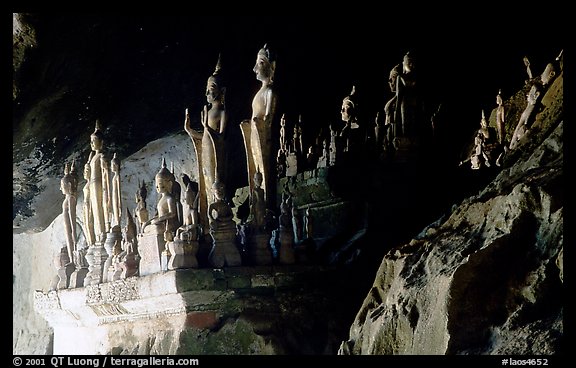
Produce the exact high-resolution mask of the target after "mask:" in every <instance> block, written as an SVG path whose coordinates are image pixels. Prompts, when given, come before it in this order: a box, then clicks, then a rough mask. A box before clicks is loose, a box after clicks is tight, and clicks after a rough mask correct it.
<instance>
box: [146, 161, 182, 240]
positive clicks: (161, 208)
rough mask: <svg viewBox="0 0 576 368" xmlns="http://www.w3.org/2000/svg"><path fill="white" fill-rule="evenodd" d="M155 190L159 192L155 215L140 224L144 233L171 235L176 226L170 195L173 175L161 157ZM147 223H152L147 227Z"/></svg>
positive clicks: (173, 206) (173, 204)
mask: <svg viewBox="0 0 576 368" xmlns="http://www.w3.org/2000/svg"><path fill="white" fill-rule="evenodd" d="M155 182H156V191H157V192H158V194H160V199H159V200H158V204H157V205H156V210H157V215H156V216H154V217H153V218H151V219H150V220H148V221H146V223H145V224H144V225H143V226H142V230H143V232H144V233H152V234H163V233H164V232H170V233H172V235H173V234H174V232H175V231H176V229H177V228H178V214H177V211H178V210H177V208H176V201H175V199H174V197H173V196H172V186H173V183H174V176H173V175H172V173H171V172H170V170H168V168H167V167H166V159H165V158H162V167H161V168H160V171H158V173H157V174H156V177H155ZM149 225H153V226H151V227H148V226H149Z"/></svg>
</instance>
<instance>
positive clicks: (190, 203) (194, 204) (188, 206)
mask: <svg viewBox="0 0 576 368" xmlns="http://www.w3.org/2000/svg"><path fill="white" fill-rule="evenodd" d="M182 182H183V183H184V185H185V187H186V191H185V192H184V204H183V205H182V208H183V214H184V226H186V225H196V224H199V222H198V199H199V196H200V193H198V183H196V182H194V181H192V180H191V179H190V177H189V176H188V175H186V174H182Z"/></svg>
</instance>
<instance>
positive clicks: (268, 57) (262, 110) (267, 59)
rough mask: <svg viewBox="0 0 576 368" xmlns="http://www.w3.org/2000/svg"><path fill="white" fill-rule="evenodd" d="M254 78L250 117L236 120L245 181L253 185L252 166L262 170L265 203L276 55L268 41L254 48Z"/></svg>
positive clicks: (269, 182) (268, 189)
mask: <svg viewBox="0 0 576 368" xmlns="http://www.w3.org/2000/svg"><path fill="white" fill-rule="evenodd" d="M253 71H254V73H256V79H257V80H259V81H260V82H262V86H261V87H260V90H259V91H258V92H257V93H256V95H255V96H254V99H253V100H252V117H251V119H250V120H249V121H248V120H244V121H243V122H242V123H241V124H240V128H241V129H242V136H243V138H244V148H245V149H246V159H247V161H248V162H247V166H248V183H249V186H250V190H252V188H254V183H253V182H252V178H254V174H255V173H256V168H260V170H261V173H262V188H263V189H264V193H265V200H266V204H267V207H269V206H270V205H271V204H270V202H271V200H272V197H273V196H272V195H271V190H272V188H273V185H274V184H273V183H274V178H273V177H272V176H271V171H272V164H273V163H272V161H271V160H272V157H271V152H272V122H273V119H274V114H275V112H276V100H277V95H276V92H275V90H274V73H275V71H276V58H275V57H274V55H273V53H272V51H271V50H270V49H269V48H268V45H264V47H262V48H261V49H260V51H258V55H257V57H256V64H255V65H254V69H253Z"/></svg>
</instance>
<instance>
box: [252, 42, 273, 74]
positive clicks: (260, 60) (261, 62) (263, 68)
mask: <svg viewBox="0 0 576 368" xmlns="http://www.w3.org/2000/svg"><path fill="white" fill-rule="evenodd" d="M253 71H254V73H256V79H257V80H259V81H261V82H264V81H269V83H272V82H273V81H274V72H275V71H276V58H275V57H274V55H273V53H272V52H271V51H270V49H269V48H268V44H265V45H264V46H263V47H262V48H261V49H260V51H258V55H257V56H256V64H255V65H254V69H253Z"/></svg>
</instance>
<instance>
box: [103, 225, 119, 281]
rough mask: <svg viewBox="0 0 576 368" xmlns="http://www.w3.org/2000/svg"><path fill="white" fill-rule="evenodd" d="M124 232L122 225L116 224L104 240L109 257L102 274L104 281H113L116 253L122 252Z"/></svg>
mask: <svg viewBox="0 0 576 368" xmlns="http://www.w3.org/2000/svg"><path fill="white" fill-rule="evenodd" d="M121 244H122V232H121V230H120V226H114V227H113V228H112V231H110V232H109V233H108V236H107V237H106V241H105V242H104V249H106V253H108V258H107V259H106V263H105V264H104V274H103V276H102V281H103V282H109V281H112V277H113V275H114V262H115V261H116V259H115V257H114V256H115V255H118V254H119V253H120V252H122V246H121Z"/></svg>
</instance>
